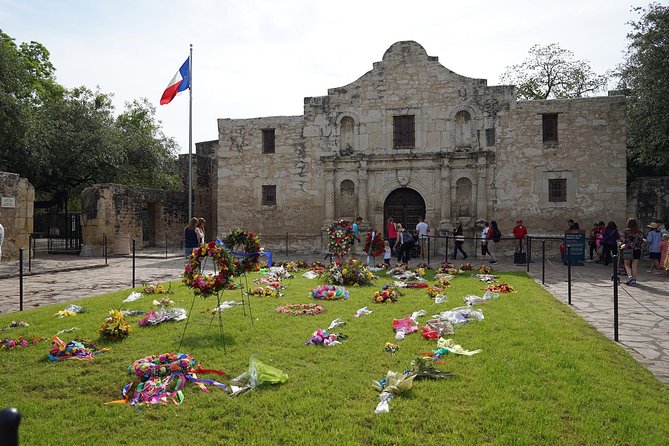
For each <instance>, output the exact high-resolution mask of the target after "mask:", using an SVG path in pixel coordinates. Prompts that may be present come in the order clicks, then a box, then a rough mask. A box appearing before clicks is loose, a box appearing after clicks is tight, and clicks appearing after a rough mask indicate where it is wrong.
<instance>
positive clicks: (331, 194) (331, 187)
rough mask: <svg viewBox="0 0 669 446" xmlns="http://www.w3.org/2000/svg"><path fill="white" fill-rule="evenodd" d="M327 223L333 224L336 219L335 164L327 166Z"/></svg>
mask: <svg viewBox="0 0 669 446" xmlns="http://www.w3.org/2000/svg"><path fill="white" fill-rule="evenodd" d="M324 198H325V203H324V204H325V221H326V223H327V224H329V223H331V222H332V220H334V218H335V175H334V164H333V163H332V162H328V163H326V165H325V197H324Z"/></svg>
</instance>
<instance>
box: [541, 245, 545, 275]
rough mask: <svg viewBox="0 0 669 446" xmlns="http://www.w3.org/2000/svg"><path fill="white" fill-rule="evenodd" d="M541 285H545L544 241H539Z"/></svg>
mask: <svg viewBox="0 0 669 446" xmlns="http://www.w3.org/2000/svg"><path fill="white" fill-rule="evenodd" d="M541 284H542V285H546V240H542V241H541Z"/></svg>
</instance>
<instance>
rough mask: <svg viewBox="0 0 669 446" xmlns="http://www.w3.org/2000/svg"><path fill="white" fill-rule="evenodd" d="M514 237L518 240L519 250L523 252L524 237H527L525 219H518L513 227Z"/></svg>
mask: <svg viewBox="0 0 669 446" xmlns="http://www.w3.org/2000/svg"><path fill="white" fill-rule="evenodd" d="M513 237H514V238H515V239H517V240H518V252H523V239H524V238H525V237H527V228H526V227H525V226H524V225H523V220H522V219H521V218H519V219H518V220H516V226H515V227H514V228H513Z"/></svg>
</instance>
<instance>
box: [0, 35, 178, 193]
mask: <svg viewBox="0 0 669 446" xmlns="http://www.w3.org/2000/svg"><path fill="white" fill-rule="evenodd" d="M55 71H56V70H55V67H54V66H53V64H52V63H51V61H50V60H49V51H48V50H47V49H46V48H45V47H44V46H43V45H41V44H40V43H37V42H30V43H22V44H20V45H18V46H17V45H16V43H15V42H14V39H12V38H11V37H10V36H8V35H7V34H6V33H4V32H2V30H0V170H4V171H9V172H14V173H18V174H20V175H21V176H23V177H26V178H27V179H28V180H29V181H30V182H31V183H32V184H33V185H34V186H35V188H36V191H37V193H38V195H39V196H40V197H42V198H50V199H53V200H54V201H56V202H58V203H61V204H62V203H65V202H66V201H67V200H68V197H72V196H76V195H77V194H78V193H79V192H80V191H81V190H82V189H83V188H84V187H87V186H90V185H92V184H95V183H108V182H114V183H121V184H127V185H130V186H140V187H155V188H164V189H170V190H177V189H178V187H179V181H178V169H177V158H176V153H177V145H176V143H175V141H174V140H173V139H172V138H167V137H166V136H165V135H164V134H163V132H162V129H161V127H160V123H159V122H157V121H156V119H155V108H154V107H153V106H151V105H150V103H149V102H148V101H147V100H146V99H141V100H135V101H133V102H131V103H129V104H126V109H125V111H124V113H122V114H121V115H119V116H118V117H115V116H114V107H113V105H112V101H111V95H109V94H106V93H103V92H100V91H92V90H90V89H89V88H86V87H77V88H74V89H66V88H64V87H63V86H61V85H59V84H58V83H57V82H56V81H55Z"/></svg>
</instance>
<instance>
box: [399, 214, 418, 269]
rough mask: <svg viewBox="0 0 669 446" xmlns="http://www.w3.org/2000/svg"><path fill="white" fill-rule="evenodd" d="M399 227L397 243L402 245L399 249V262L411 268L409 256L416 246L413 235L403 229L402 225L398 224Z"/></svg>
mask: <svg viewBox="0 0 669 446" xmlns="http://www.w3.org/2000/svg"><path fill="white" fill-rule="evenodd" d="M397 226H398V227H397V241H398V242H400V243H401V245H400V247H399V249H398V252H399V259H398V261H400V262H402V263H404V264H405V265H407V266H409V254H410V253H411V248H413V247H414V244H415V241H414V238H413V234H411V231H407V230H406V229H404V228H402V227H401V225H399V224H398V225H397Z"/></svg>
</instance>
